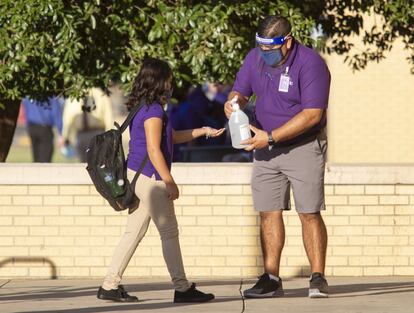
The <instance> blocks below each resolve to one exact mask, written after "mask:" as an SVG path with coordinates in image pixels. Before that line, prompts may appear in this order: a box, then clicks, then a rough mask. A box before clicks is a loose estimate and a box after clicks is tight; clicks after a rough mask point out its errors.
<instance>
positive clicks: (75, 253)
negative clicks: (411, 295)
mask: <svg viewBox="0 0 414 313" xmlns="http://www.w3.org/2000/svg"><path fill="white" fill-rule="evenodd" d="M33 167H35V166H30V165H27V166H26V168H25V169H23V170H22V171H21V172H20V174H19V173H18V174H17V175H16V177H14V178H12V177H11V175H10V173H12V172H16V171H15V167H12V166H5V165H2V166H1V167H0V229H1V232H0V278H8V277H102V276H103V275H104V274H105V271H106V267H107V266H108V264H109V262H110V260H111V256H112V253H113V251H114V247H115V245H116V244H117V243H118V240H119V238H120V236H121V234H122V232H123V230H124V227H125V223H126V214H125V213H117V212H115V211H113V210H112V209H111V208H110V207H109V206H107V205H105V203H104V200H103V199H102V198H101V197H100V196H99V195H98V194H97V193H96V191H95V189H94V187H93V186H91V185H90V184H89V181H88V177H87V176H86V175H85V173H84V169H83V168H82V167H80V166H76V165H72V166H67V167H66V168H64V169H62V168H61V167H58V166H51V167H47V166H37V167H36V168H33ZM250 170H251V167H250V165H231V166H227V167H226V166H223V165H220V166H219V165H200V164H199V165H196V166H194V165H193V166H190V165H188V166H186V165H176V166H174V175H175V177H176V180H177V181H178V183H179V185H180V186H179V187H180V192H181V197H180V199H179V200H177V201H176V203H175V205H176V212H177V217H178V223H179V227H180V241H181V245H182V251H183V256H184V263H185V266H186V271H187V273H188V275H189V276H226V277H240V276H243V277H251V276H255V275H258V274H260V273H261V271H262V258H261V250H260V244H259V228H258V225H259V224H258V222H259V219H258V216H257V214H256V213H255V211H254V210H253V206H252V198H251V191H250V186H249V184H248V182H249V173H250ZM412 170H413V169H412V168H411V167H407V168H400V169H399V170H398V171H397V172H398V173H397V172H396V170H395V168H394V170H392V168H391V167H383V168H382V170H381V171H378V168H369V167H362V168H359V169H358V168H356V167H331V168H329V167H328V171H327V178H326V181H327V185H326V189H325V190H326V203H327V210H326V212H324V214H323V215H324V219H325V222H326V225H327V228H328V234H329V247H328V255H327V271H326V272H327V274H328V275H338V276H343V275H345V276H348V275H349V276H362V275H364V276H369V275H414V176H413V177H411V176H412V175H411V174H412V173H411V172H412ZM69 173H70V175H69ZM235 173H239V175H236V174H235ZM396 173H397V174H396ZM68 175H69V176H71V177H72V182H69V181H68V178H67V176H68ZM63 176H65V178H63ZM24 180H26V183H24ZM352 180H353V181H357V182H356V183H351V181H352ZM60 181H64V183H59V182H60ZM203 181H204V183H203ZM375 181H377V182H380V183H379V184H375ZM385 181H388V183H386V182H385ZM7 182H10V183H7ZM45 182H49V184H45ZM190 182H191V183H190ZM335 182H336V183H335ZM358 182H359V183H358ZM285 223H286V238H287V239H286V245H285V248H284V251H283V256H282V260H281V266H282V268H281V275H283V276H284V277H286V276H297V275H307V274H309V268H308V262H307V258H306V254H305V251H304V248H303V245H302V238H301V227H300V222H299V219H298V217H297V214H296V213H295V211H294V210H292V211H291V212H287V213H286V214H285ZM125 275H126V276H143V277H148V276H167V275H168V273H167V271H166V267H165V265H164V261H163V258H162V254H161V247H160V240H159V237H158V234H157V231H156V229H155V227H154V225H153V224H151V226H150V228H149V230H148V233H147V236H146V237H145V238H144V240H143V241H142V244H141V245H140V246H139V247H138V249H137V252H136V253H135V255H134V257H133V259H132V260H131V263H130V265H129V267H128V268H127V271H126V273H125Z"/></svg>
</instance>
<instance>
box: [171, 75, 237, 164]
mask: <svg viewBox="0 0 414 313" xmlns="http://www.w3.org/2000/svg"><path fill="white" fill-rule="evenodd" d="M229 91H230V86H228V85H226V84H220V83H208V82H207V83H204V84H203V85H201V86H198V87H192V88H190V90H189V91H188V94H187V96H186V97H185V99H184V101H182V102H180V103H179V104H178V105H169V107H168V116H169V118H170V119H171V122H172V125H173V128H174V129H175V130H185V129H194V128H200V127H203V126H209V127H213V128H216V129H219V128H223V127H225V125H226V122H227V119H226V116H225V114H224V113H223V105H224V103H225V102H226V100H227V95H228V93H229ZM224 142H225V137H224V136H223V137H217V138H210V139H209V140H206V139H205V138H198V139H196V140H193V141H191V142H189V143H186V144H182V145H175V146H174V161H181V160H182V159H181V157H182V156H181V154H180V147H182V146H187V145H188V146H217V145H223V144H224Z"/></svg>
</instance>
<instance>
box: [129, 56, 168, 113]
mask: <svg viewBox="0 0 414 313" xmlns="http://www.w3.org/2000/svg"><path fill="white" fill-rule="evenodd" d="M172 76H173V74H172V71H171V69H170V67H169V65H168V63H167V62H164V61H162V60H158V59H154V58H146V59H145V60H144V62H143V63H142V66H141V69H140V70H139V73H138V75H137V77H135V80H134V84H133V86H132V91H131V94H130V95H129V99H128V102H127V103H126V106H127V108H128V110H131V109H132V108H133V107H134V106H136V105H138V104H140V103H142V102H143V103H145V104H147V105H151V104H153V103H154V102H157V103H159V104H161V105H164V104H166V103H167V96H168V94H169V92H170V90H171V88H172V81H171V80H172Z"/></svg>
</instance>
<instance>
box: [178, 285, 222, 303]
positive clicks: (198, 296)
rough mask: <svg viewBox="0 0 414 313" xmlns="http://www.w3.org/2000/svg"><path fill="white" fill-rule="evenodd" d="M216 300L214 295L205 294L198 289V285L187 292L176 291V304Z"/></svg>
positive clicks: (192, 286)
mask: <svg viewBox="0 0 414 313" xmlns="http://www.w3.org/2000/svg"><path fill="white" fill-rule="evenodd" d="M213 299H214V295H213V294H212V293H204V292H201V291H200V290H197V289H196V284H195V283H193V284H192V285H191V287H190V288H189V289H188V290H187V291H183V292H181V291H177V290H176V291H175V292H174V303H184V302H206V301H210V300H213Z"/></svg>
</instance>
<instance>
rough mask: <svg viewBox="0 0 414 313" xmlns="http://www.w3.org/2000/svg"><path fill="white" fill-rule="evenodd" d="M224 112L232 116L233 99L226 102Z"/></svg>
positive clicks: (228, 116)
mask: <svg viewBox="0 0 414 313" xmlns="http://www.w3.org/2000/svg"><path fill="white" fill-rule="evenodd" d="M224 113H225V114H226V116H227V118H228V119H229V118H230V115H231V113H233V107H232V106H231V100H227V102H226V103H225V104H224Z"/></svg>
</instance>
